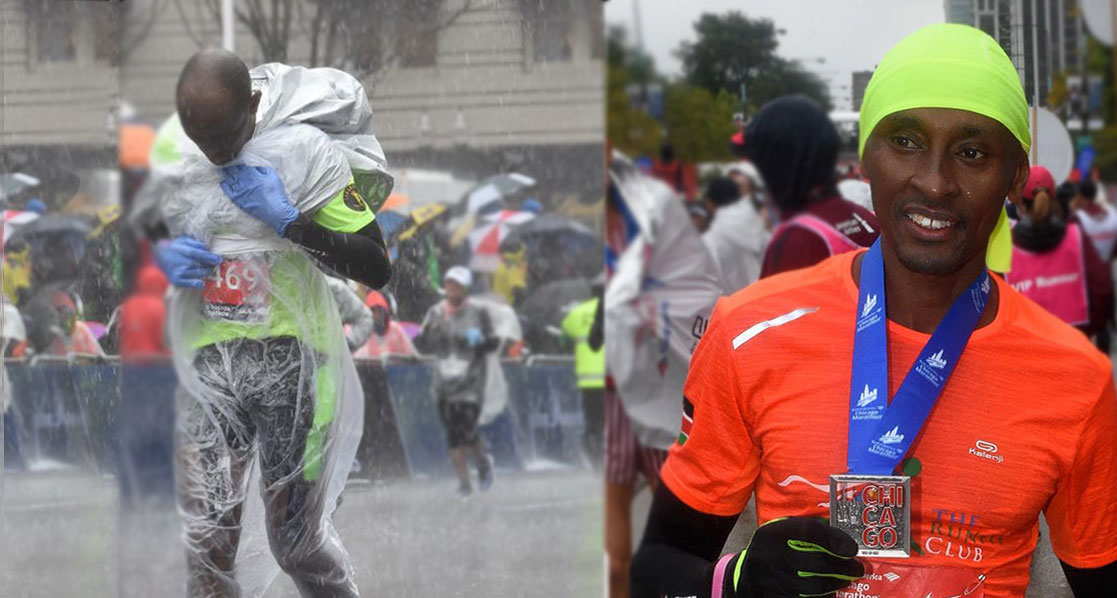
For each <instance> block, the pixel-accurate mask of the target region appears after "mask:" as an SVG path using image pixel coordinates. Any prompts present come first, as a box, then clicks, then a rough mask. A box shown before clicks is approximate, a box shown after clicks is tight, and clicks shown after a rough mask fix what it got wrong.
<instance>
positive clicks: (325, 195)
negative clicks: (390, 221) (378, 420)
mask: <svg viewBox="0 0 1117 598" xmlns="http://www.w3.org/2000/svg"><path fill="white" fill-rule="evenodd" d="M176 104H177V109H178V118H179V120H180V122H181V130H182V132H183V133H185V136H186V137H187V138H188V139H181V140H180V141H181V160H180V161H179V162H178V163H176V164H175V165H174V168H173V171H174V172H173V173H171V174H170V175H168V178H167V180H173V181H174V184H173V185H168V186H170V187H172V189H171V190H170V192H166V191H164V192H163V195H162V200H161V205H160V208H161V211H162V216H163V218H164V220H165V222H166V224H167V228H168V230H169V231H170V233H171V236H172V240H170V241H165V242H163V243H161V244H160V245H159V247H158V249H157V251H156V255H157V260H158V262H159V264H160V266H161V267H162V268H163V270H164V271H165V272H166V273H167V276H168V278H169V279H170V281H171V282H172V283H173V284H174V285H175V287H176V289H175V291H174V293H173V295H172V297H171V300H170V307H169V309H168V324H167V330H168V335H169V338H170V342H171V347H172V351H173V353H174V361H175V366H176V371H177V373H178V376H179V382H180V386H181V388H180V392H179V396H178V400H177V401H178V421H179V423H178V428H179V430H178V438H177V448H176V455H177V462H176V479H177V485H178V492H179V497H180V498H179V500H180V505H179V510H180V512H181V514H182V517H183V520H184V528H185V530H184V534H183V536H184V540H185V542H186V548H187V562H188V567H189V576H188V593H189V596H191V598H201V597H207V598H208V597H226V596H260V595H262V594H263V593H264V591H266V589H267V586H268V585H269V583H270V581H271V580H272V579H273V578H274V574H275V572H276V569H277V567H276V565H278V568H282V570H283V571H284V572H286V573H287V574H288V575H290V576H291V578H292V579H293V581H294V582H295V585H296V587H297V588H298V589H299V592H300V594H301V595H302V596H304V597H308V598H316V597H327V596H328V597H331V598H338V597H341V598H348V597H355V596H357V595H358V590H357V587H356V583H355V581H354V573H353V568H352V565H351V563H350V561H349V557H348V555H347V553H346V552H345V549H344V548H343V546H342V544H341V541H340V538H339V537H338V534H337V532H336V531H335V529H334V527H333V525H332V522H331V516H332V513H333V511H334V509H335V508H336V506H337V497H338V495H339V494H340V491H341V489H342V488H343V487H344V484H345V479H346V474H347V473H348V470H349V467H350V465H351V463H352V460H353V455H354V453H355V452H356V448H357V444H358V442H359V440H360V425H361V421H362V417H363V416H362V411H363V400H362V394H361V389H360V384H359V382H358V380H357V377H356V371H355V369H354V367H353V363H352V360H351V358H350V355H349V350H348V346H347V345H346V341H345V336H344V333H343V331H342V325H341V321H340V318H339V316H338V307H337V305H336V303H335V301H334V299H333V297H332V295H331V292H330V289H329V286H328V284H327V282H326V279H325V276H324V275H323V274H322V271H321V270H320V269H319V267H320V266H325V267H328V268H329V269H330V270H332V271H333V272H336V273H337V274H340V275H342V276H345V277H347V278H350V279H353V280H356V281H358V282H361V283H363V284H366V285H369V286H371V287H374V288H378V287H381V286H383V285H384V284H385V283H386V282H387V281H388V279H389V277H390V275H391V264H390V261H389V258H388V255H387V251H386V249H385V246H384V242H383V239H382V238H381V236H380V231H379V228H378V227H377V225H376V224H375V222H374V218H375V215H374V212H373V210H372V208H371V207H370V206H369V203H368V202H366V201H365V198H369V200H371V201H374V202H375V201H378V200H382V199H383V197H384V196H386V195H387V193H388V191H390V187H391V178H390V176H388V175H387V173H386V172H385V171H384V170H383V168H384V166H385V165H384V161H383V154H382V152H381V150H380V146H379V144H378V143H377V142H376V141H375V137H374V136H373V135H372V131H371V111H370V110H369V109H368V103H367V98H365V97H364V92H363V90H362V89H360V85H359V83H357V82H356V80H355V79H353V78H352V77H349V76H348V75H345V74H344V73H341V72H340V71H333V70H332V69H313V70H307V69H299V68H291V67H286V66H284V65H264V66H262V67H259V68H258V69H255V70H253V72H252V74H251V76H250V73H249V71H248V69H247V68H246V67H245V65H244V63H243V62H241V60H240V59H239V58H237V57H236V56H235V55H233V54H230V53H227V52H223V51H216V50H209V51H204V52H201V53H199V54H197V55H195V56H194V57H193V58H191V59H190V60H189V61H188V62H187V64H186V66H185V67H184V69H183V72H182V75H181V77H180V79H179V82H178V86H177V88H176ZM331 118H332V120H331ZM315 119H317V120H315ZM172 128H173V127H172ZM157 151H159V148H157ZM370 157H371V158H372V159H371V160H370V159H369V158H370ZM164 174H166V173H164ZM257 480H258V481H259V484H260V491H259V492H256V491H254V489H253V488H251V487H252V486H253V485H254V484H255V483H256V481H257ZM261 499H262V504H260V502H261ZM265 538H266V543H265Z"/></svg>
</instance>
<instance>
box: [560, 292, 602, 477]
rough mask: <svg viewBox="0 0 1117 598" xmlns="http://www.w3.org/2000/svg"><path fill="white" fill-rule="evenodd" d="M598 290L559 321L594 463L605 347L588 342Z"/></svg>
mask: <svg viewBox="0 0 1117 598" xmlns="http://www.w3.org/2000/svg"><path fill="white" fill-rule="evenodd" d="M599 302H600V293H597V294H596V296H594V297H593V298H591V299H589V300H588V301H585V302H584V303H581V304H579V305H578V306H577V307H575V308H574V309H572V310H570V313H569V314H567V315H566V318H564V319H563V321H562V332H563V334H565V335H566V336H568V337H570V338H571V339H573V340H574V374H575V375H576V376H577V378H578V390H580V391H581V392H582V412H583V413H584V414H585V435H584V442H585V448H586V453H587V454H588V455H589V458H590V460H591V461H592V462H593V464H594V466H595V467H597V466H599V465H600V464H601V460H602V457H603V451H604V444H605V348H604V347H603V346H599V347H598V349H597V350H596V351H595V350H594V349H593V348H592V347H591V346H590V343H589V337H590V329H591V328H593V320H594V314H595V313H596V312H597V307H598V303H599Z"/></svg>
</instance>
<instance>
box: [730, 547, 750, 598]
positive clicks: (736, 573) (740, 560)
mask: <svg viewBox="0 0 1117 598" xmlns="http://www.w3.org/2000/svg"><path fill="white" fill-rule="evenodd" d="M747 551H748V549H747V548H746V549H745V550H742V551H741V554H739V555H737V566H735V567H733V593H737V582H739V581H741V565H743V564H744V563H745V552H747Z"/></svg>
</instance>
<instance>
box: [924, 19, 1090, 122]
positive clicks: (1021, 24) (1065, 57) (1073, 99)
mask: <svg viewBox="0 0 1117 598" xmlns="http://www.w3.org/2000/svg"><path fill="white" fill-rule="evenodd" d="M945 11H946V20H947V22H950V23H962V24H966V25H973V26H974V27H977V28H979V29H981V30H983V31H985V32H986V33H988V34H989V35H991V36H993V37H994V38H995V39H996V40H997V42H999V43H1000V45H1001V47H1002V48H1004V50H1005V53H1007V54H1008V56H1009V58H1011V59H1012V63H1013V64H1014V65H1016V69H1017V71H1018V72H1019V73H1020V80H1021V82H1023V84H1024V94H1025V96H1026V97H1027V98H1028V103H1029V104H1032V105H1034V104H1035V102H1034V100H1033V98H1034V97H1035V95H1036V92H1037V90H1038V93H1039V99H1040V101H1039V105H1041V106H1043V105H1047V106H1048V107H1049V108H1052V109H1055V110H1056V111H1057V112H1058V113H1059V114H1060V115H1061V116H1062V117H1063V119H1064V121H1066V123H1067V126H1068V128H1070V129H1071V130H1077V129H1080V128H1081V127H1082V124H1081V122H1082V113H1083V112H1086V113H1088V114H1089V116H1088V120H1089V122H1090V126H1091V128H1100V127H1101V118H1100V114H1096V113H1097V112H1098V110H1099V109H1100V102H1101V100H1100V89H1101V79H1100V78H1098V77H1093V78H1091V77H1087V80H1086V85H1083V84H1082V77H1081V73H1083V72H1084V71H1085V70H1086V67H1085V54H1086V36H1087V31H1086V27H1085V24H1084V23H1083V21H1082V16H1081V11H1080V7H1079V2H1078V0H946V3H945ZM1092 79H1093V80H1092ZM1094 88H1096V90H1095V89H1094ZM1053 92H1054V93H1053Z"/></svg>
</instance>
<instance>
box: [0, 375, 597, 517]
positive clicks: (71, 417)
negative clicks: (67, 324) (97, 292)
mask: <svg viewBox="0 0 1117 598" xmlns="http://www.w3.org/2000/svg"><path fill="white" fill-rule="evenodd" d="M356 365H357V371H358V375H359V377H360V378H361V383H362V387H363V388H364V390H365V405H366V409H365V410H366V419H365V422H364V434H365V440H364V441H363V442H362V446H361V449H360V452H359V463H360V466H361V470H362V471H361V472H360V473H358V474H357V475H362V476H364V477H371V478H373V479H382V480H389V479H400V478H407V477H409V476H422V477H436V476H449V475H452V467H451V465H450V460H449V458H448V457H447V445H446V436H445V432H444V430H443V427H442V424H441V421H440V420H439V415H438V409H437V405H436V402H435V397H434V391H433V386H432V385H433V360H432V359H430V358H425V357H423V358H416V357H391V358H389V359H387V360H386V361H380V360H358V361H357V363H356ZM5 367H6V368H7V371H8V379H9V382H10V384H11V387H12V407H11V409H10V413H9V417H8V418H7V419H8V420H10V421H8V422H6V424H7V425H8V426H10V427H7V428H6V431H7V433H6V434H5V436H4V443H5V448H6V451H5V453H7V454H6V456H7V457H13V460H14V457H20V456H21V457H22V460H23V461H24V464H29V465H30V468H31V469H33V470H38V469H50V468H64V467H70V468H83V469H95V470H97V471H100V472H108V473H114V474H118V476H119V478H120V482H121V490H122V494H123V496H124V498H125V499H126V500H127V499H128V498H129V497H131V496H133V495H137V494H138V495H148V494H153V493H154V494H159V495H169V494H170V493H171V492H172V490H173V484H172V476H171V471H172V464H173V454H174V449H173V447H174V394H175V388H176V385H177V380H176V377H175V373H174V368H173V367H172V366H171V364H170V363H169V362H167V361H163V362H147V363H143V364H134V363H122V362H121V361H120V360H119V359H118V358H114V357H86V356H78V357H74V358H69V359H62V358H37V359H35V360H34V361H26V360H17V359H8V360H5ZM502 368H503V371H504V374H505V378H506V380H507V386H508V395H509V396H508V407H507V409H506V410H505V411H504V412H503V413H502V414H501V415H500V416H498V417H497V418H496V419H495V420H494V421H492V422H490V423H489V424H488V425H486V426H483V427H482V430H481V432H482V434H483V436H484V438H485V440H486V443H487V445H488V446H489V447H490V450H491V451H492V453H493V454H494V457H495V458H496V461H497V466H498V467H501V468H504V469H512V470H518V469H522V468H525V467H532V466H533V465H534V464H536V463H539V462H545V463H549V464H552V465H553V464H556V463H557V464H562V465H564V466H571V467H581V466H583V463H584V459H583V458H582V455H581V448H580V447H581V435H582V428H583V424H582V418H583V416H582V409H581V400H580V395H579V393H578V390H577V388H576V385H575V378H574V373H573V360H572V359H571V358H569V357H566V356H549V355H544V356H533V357H531V358H529V359H527V360H523V361H521V360H504V362H503V363H502ZM13 432H14V433H13Z"/></svg>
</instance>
